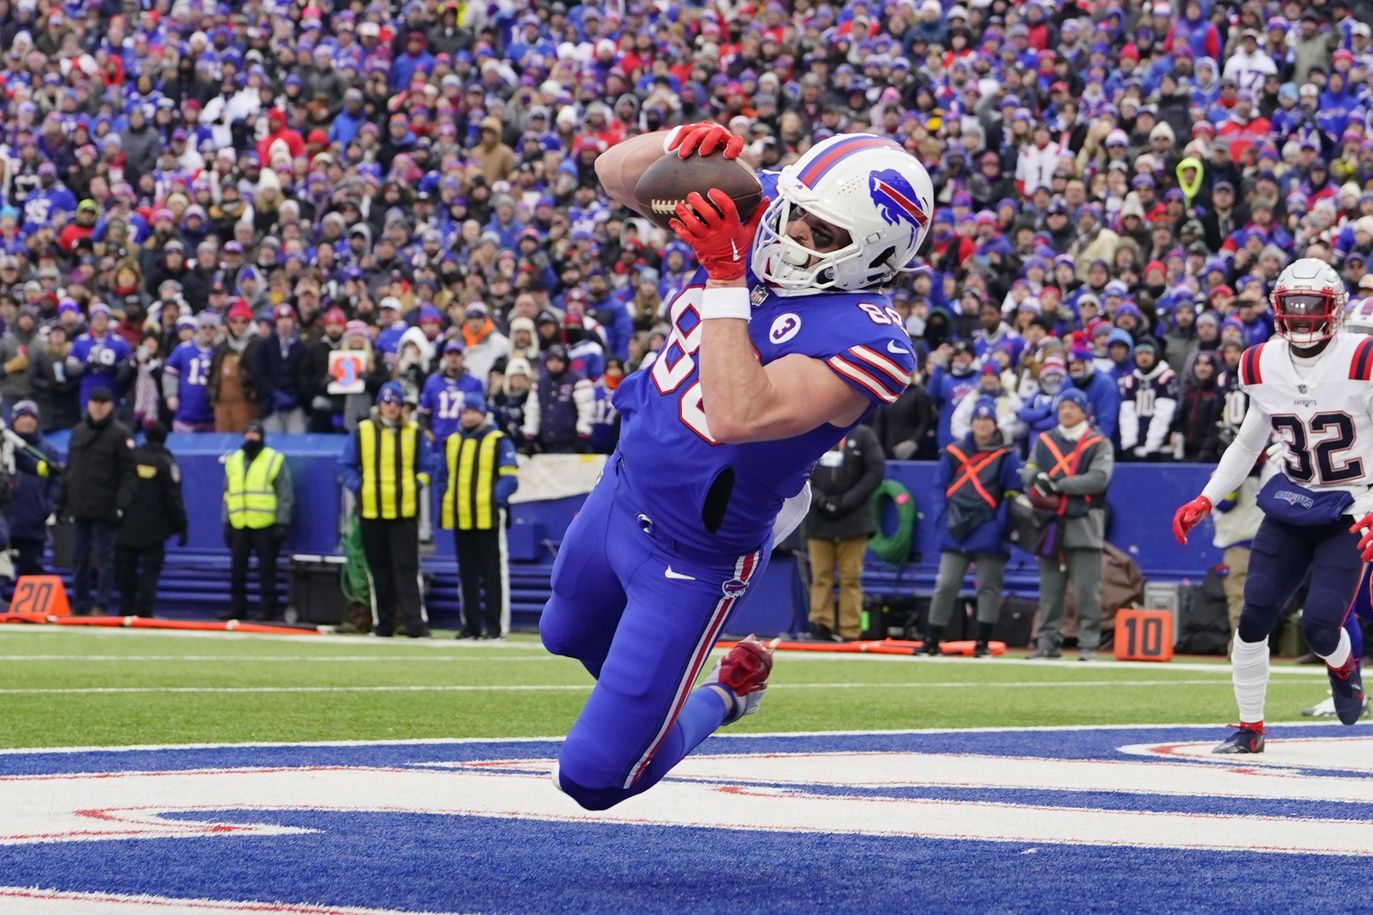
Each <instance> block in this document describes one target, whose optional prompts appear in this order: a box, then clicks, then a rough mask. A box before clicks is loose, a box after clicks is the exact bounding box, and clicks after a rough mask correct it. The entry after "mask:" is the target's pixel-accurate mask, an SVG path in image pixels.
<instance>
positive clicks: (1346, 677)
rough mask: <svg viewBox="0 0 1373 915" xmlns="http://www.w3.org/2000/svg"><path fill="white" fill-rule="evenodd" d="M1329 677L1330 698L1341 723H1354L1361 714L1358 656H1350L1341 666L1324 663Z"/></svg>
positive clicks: (1361, 698)
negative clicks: (1336, 666)
mask: <svg viewBox="0 0 1373 915" xmlns="http://www.w3.org/2000/svg"><path fill="white" fill-rule="evenodd" d="M1325 672H1326V674H1328V675H1329V677H1330V699H1331V701H1333V702H1334V704H1335V715H1336V716H1337V717H1338V718H1339V719H1340V723H1341V724H1355V723H1356V722H1357V721H1358V720H1359V718H1361V717H1362V716H1363V707H1364V698H1363V677H1362V676H1361V674H1360V672H1359V658H1357V657H1353V656H1351V657H1350V658H1349V660H1348V661H1346V662H1345V664H1344V666H1343V667H1339V668H1335V667H1330V666H1329V665H1326V668H1325Z"/></svg>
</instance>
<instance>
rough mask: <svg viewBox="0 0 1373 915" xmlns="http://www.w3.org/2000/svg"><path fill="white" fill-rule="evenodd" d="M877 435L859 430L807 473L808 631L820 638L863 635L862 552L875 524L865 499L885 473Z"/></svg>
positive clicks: (852, 433) (840, 638) (845, 438)
mask: <svg viewBox="0 0 1373 915" xmlns="http://www.w3.org/2000/svg"><path fill="white" fill-rule="evenodd" d="M886 469H887V463H886V459H885V458H884V457H883V456H882V446H881V444H880V443H879V442H878V441H877V435H876V433H874V432H873V431H872V430H871V429H869V428H868V427H867V426H858V427H856V428H855V429H854V430H853V431H852V432H850V433H849V434H848V435H847V436H845V437H844V438H843V439H842V440H840V442H839V443H838V444H837V445H835V446H834V449H833V450H831V451H827V452H825V454H824V455H823V456H822V457H821V458H820V461H819V462H818V463H817V464H816V465H815V469H814V470H812V471H811V475H810V486H811V507H810V514H809V515H807V516H806V547H807V551H808V552H809V554H810V574H811V585H810V631H811V635H812V636H813V637H815V638H818V639H824V640H831V639H835V640H837V641H844V640H846V639H856V638H858V637H859V635H860V634H861V623H860V622H859V614H860V611H861V610H862V606H863V585H862V582H861V581H860V576H861V575H862V574H863V553H864V551H865V550H866V549H867V543H868V538H869V537H871V536H872V533H873V530H874V522H873V515H872V509H871V508H870V507H869V503H868V500H869V499H871V498H872V494H873V491H874V490H875V489H877V487H878V486H879V485H880V484H881V483H882V478H883V477H884V476H885V475H886ZM836 570H837V571H838V573H839V615H838V622H837V624H836V622H835V613H834V578H835V572H836Z"/></svg>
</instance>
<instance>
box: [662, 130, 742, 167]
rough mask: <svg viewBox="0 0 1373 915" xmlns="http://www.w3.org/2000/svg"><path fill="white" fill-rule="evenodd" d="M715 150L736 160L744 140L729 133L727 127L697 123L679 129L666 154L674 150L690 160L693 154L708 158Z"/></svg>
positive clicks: (668, 145) (727, 157)
mask: <svg viewBox="0 0 1373 915" xmlns="http://www.w3.org/2000/svg"><path fill="white" fill-rule="evenodd" d="M717 149H718V150H721V153H720V154H721V155H722V156H724V157H725V158H726V159H737V158H739V153H741V152H743V151H744V138H743V137H741V136H737V135H735V134H732V133H730V132H729V128H728V127H726V126H725V125H723V124H718V123H716V122H715V121H697V122H696V123H695V124H683V125H682V126H681V127H679V128H678V129H677V133H676V135H675V136H674V137H672V140H671V141H670V142H669V143H668V144H667V151H668V152H672V151H674V150H675V151H676V152H677V155H679V156H681V157H682V158H683V159H690V158H691V156H692V154H693V153H695V154H696V155H698V156H709V155H710V154H711V153H713V152H715V151H716V150H717Z"/></svg>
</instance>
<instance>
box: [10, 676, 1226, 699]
mask: <svg viewBox="0 0 1373 915" xmlns="http://www.w3.org/2000/svg"><path fill="white" fill-rule="evenodd" d="M1229 685H1230V683H1229V681H1228V680H1222V679H1219V678H1217V679H1214V680H1011V681H1001V682H983V681H956V682H955V681H944V682H933V683H778V684H776V688H777V689H779V690H793V689H873V690H877V689H1000V688H1003V687H1010V688H1015V689H1033V688H1040V687H1053V688H1056V689H1065V688H1067V689H1071V688H1089V689H1103V688H1110V687H1113V686H1129V687H1136V686H1224V687H1228V686H1229ZM590 688H591V684H589V683H585V684H583V683H550V684H546V685H533V684H528V683H518V684H509V685H504V686H501V685H495V684H397V685H386V686H73V687H23V688H15V689H0V695H5V696H84V695H121V694H126V693H169V694H170V693H214V694H216V695H226V694H230V693H272V694H285V693H449V692H451V693H507V692H564V691H566V692H573V691H581V692H585V691H587V690H589V689H590Z"/></svg>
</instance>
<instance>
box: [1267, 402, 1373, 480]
mask: <svg viewBox="0 0 1373 915" xmlns="http://www.w3.org/2000/svg"><path fill="white" fill-rule="evenodd" d="M1272 422H1273V431H1275V432H1277V433H1278V434H1279V435H1281V436H1282V437H1283V440H1284V441H1286V442H1287V462H1286V468H1285V469H1286V471H1287V476H1288V477H1289V478H1291V479H1292V480H1294V481H1296V482H1298V483H1310V482H1312V481H1313V480H1314V481H1316V482H1317V483H1319V484H1321V485H1325V486H1330V485H1336V484H1339V483H1348V482H1349V481H1350V480H1357V479H1360V478H1361V477H1362V476H1363V461H1362V460H1360V459H1359V458H1353V459H1351V460H1343V461H1341V460H1340V459H1339V458H1338V455H1339V453H1340V452H1341V451H1348V450H1349V449H1350V448H1351V447H1353V445H1354V419H1353V417H1351V416H1350V415H1349V414H1348V413H1344V412H1338V411H1330V412H1328V413H1317V414H1316V415H1315V416H1313V417H1311V419H1309V420H1307V421H1306V422H1302V419H1301V417H1299V416H1296V415H1294V414H1291V413H1279V414H1277V415H1275V416H1273V417H1272Z"/></svg>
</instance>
